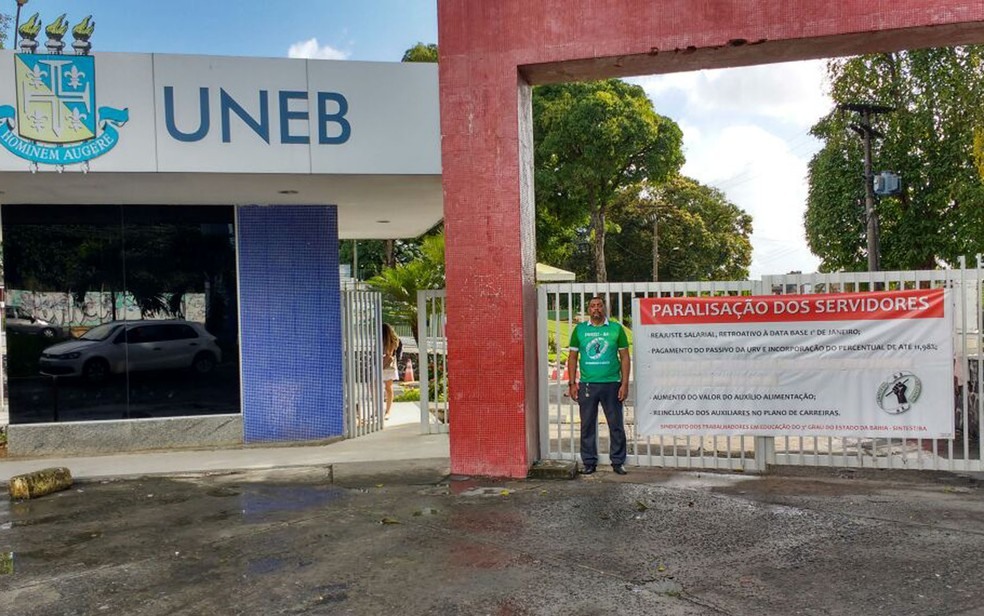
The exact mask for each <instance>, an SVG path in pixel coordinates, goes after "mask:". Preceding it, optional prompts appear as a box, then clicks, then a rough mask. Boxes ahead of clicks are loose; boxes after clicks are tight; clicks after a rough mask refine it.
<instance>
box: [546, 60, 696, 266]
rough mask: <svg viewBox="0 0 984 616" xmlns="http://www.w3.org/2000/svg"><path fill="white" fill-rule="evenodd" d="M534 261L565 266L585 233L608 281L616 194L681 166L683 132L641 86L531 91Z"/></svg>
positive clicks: (569, 86)
mask: <svg viewBox="0 0 984 616" xmlns="http://www.w3.org/2000/svg"><path fill="white" fill-rule="evenodd" d="M533 138H534V144H535V145H534V161H535V163H534V164H535V184H536V203H537V220H536V223H537V225H536V232H537V243H538V247H537V256H538V258H539V259H540V260H545V261H548V262H551V263H554V264H564V265H567V266H569V265H570V259H571V257H573V256H574V254H575V253H576V252H577V245H578V242H577V238H578V236H579V235H580V234H581V233H582V232H583V231H586V232H587V236H588V237H589V238H590V241H591V254H592V259H591V261H592V265H593V274H594V278H595V279H596V280H597V281H599V282H604V281H606V280H608V271H607V267H606V259H605V236H606V232H607V228H608V214H609V210H610V209H611V207H612V204H613V202H614V201H615V199H616V197H617V195H618V194H619V191H620V190H622V189H624V188H625V187H627V186H630V185H632V184H636V183H638V182H641V181H643V180H648V181H649V182H651V183H653V184H658V183H660V182H662V181H663V180H665V179H666V178H667V177H669V176H671V175H673V174H675V173H676V172H677V171H678V170H679V168H680V167H681V166H682V165H683V160H684V159H683V152H682V148H681V143H682V140H683V133H682V132H681V130H680V127H679V126H677V124H676V123H675V122H673V121H672V120H670V119H669V118H665V117H662V116H660V115H658V114H657V113H656V112H655V110H654V109H653V106H652V102H651V101H650V100H649V98H647V97H646V94H645V92H644V91H643V89H642V88H641V87H639V86H635V85H630V84H628V83H626V82H624V81H621V80H618V79H609V80H607V81H598V82H592V83H572V84H562V85H547V86H540V87H537V88H536V89H535V90H534V93H533Z"/></svg>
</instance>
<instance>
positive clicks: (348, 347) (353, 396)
mask: <svg viewBox="0 0 984 616" xmlns="http://www.w3.org/2000/svg"><path fill="white" fill-rule="evenodd" d="M382 327H383V307H382V299H381V296H380V294H379V292H378V291H367V290H362V289H358V288H343V289H342V371H343V379H344V389H345V392H344V396H345V437H346V438H354V437H356V436H363V435H365V434H369V433H372V432H376V431H378V430H382V429H383V357H382V334H381V332H382Z"/></svg>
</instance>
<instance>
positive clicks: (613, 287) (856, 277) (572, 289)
mask: <svg viewBox="0 0 984 616" xmlns="http://www.w3.org/2000/svg"><path fill="white" fill-rule="evenodd" d="M981 271H982V266H981V259H980V257H978V259H977V262H976V265H975V266H974V267H971V268H968V267H966V264H965V262H964V260H961V262H960V267H959V268H957V269H952V270H932V271H904V272H873V273H868V272H864V273H840V274H813V275H798V274H797V275H785V276H765V277H763V279H762V280H761V281H743V282H703V283H701V282H686V283H617V284H590V283H586V284H573V283H564V284H549V285H542V286H540V287H539V306H538V310H539V315H538V324H539V329H538V356H539V358H540V365H539V368H540V383H539V385H540V389H539V394H540V404H539V406H540V448H541V457H542V458H544V459H556V460H575V459H578V450H579V439H580V422H579V418H578V409H577V405H576V404H575V403H574V402H573V401H572V400H571V399H570V398H568V397H567V387H566V383H567V375H566V374H565V364H566V361H565V360H566V349H567V346H568V342H569V337H570V330H571V328H572V327H573V326H574V324H575V323H577V322H578V321H579V320H581V319H583V318H585V315H586V312H587V311H586V307H587V302H588V300H589V299H590V298H591V296H593V295H595V294H597V295H601V296H603V297H606V298H607V300H608V306H609V312H610V314H611V315H612V317H613V318H615V319H617V320H619V321H621V322H623V323H624V324H626V325H628V326H629V329H630V332H631V325H632V323H631V303H632V298H634V297H673V296H722V295H768V294H793V293H826V292H866V291H879V290H900V289H916V288H920V289H928V288H938V287H947V288H951V289H953V296H954V298H955V305H956V312H955V315H954V317H955V318H954V348H955V355H956V357H955V358H954V361H955V383H954V405H953V408H952V409H940V411H939V412H946V413H950V412H952V413H954V414H955V417H954V423H955V426H956V430H957V432H956V434H955V438H952V439H905V438H894V439H893V438H854V437H841V436H837V435H830V436H817V437H787V436H780V437H753V436H697V435H694V436H686V437H679V436H642V435H639V434H637V433H636V422H635V416H634V409H635V404H634V398H633V395H634V392H635V388H634V387H632V388H631V389H630V391H631V392H632V393H630V397H629V399H628V400H627V402H626V405H625V420H626V426H625V428H626V435H627V437H628V452H629V457H628V463H629V464H635V465H639V466H659V467H672V468H698V469H700V468H703V469H722V470H726V469H730V470H747V471H762V470H765V469H766V468H767V466H768V465H770V464H778V465H799V466H833V467H857V468H896V469H921V470H948V471H980V470H984V465H982V463H981V455H980V450H981V439H980V425H981V424H982V423H984V421H982V418H984V404H982V400H981V398H980V396H979V395H978V393H979V392H980V391H981V381H982V376H984V375H982V371H981V369H980V368H981V365H980V363H981V357H980V354H979V349H981V346H982V345H981V336H982V333H981V318H982V316H981V288H980V284H979V281H980V280H981ZM601 424H602V425H601V426H600V427H599V431H598V432H599V453H602V455H600V456H599V458H601V461H602V462H603V463H605V462H608V460H607V456H606V455H604V453H603V452H606V451H607V450H608V433H607V426H605V425H604V418H603V416H602V417H601Z"/></svg>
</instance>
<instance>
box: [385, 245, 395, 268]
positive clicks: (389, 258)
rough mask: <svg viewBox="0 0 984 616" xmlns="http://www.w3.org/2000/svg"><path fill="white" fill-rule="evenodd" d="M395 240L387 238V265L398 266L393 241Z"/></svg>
mask: <svg viewBox="0 0 984 616" xmlns="http://www.w3.org/2000/svg"><path fill="white" fill-rule="evenodd" d="M394 241H395V240H386V249H385V255H386V256H385V257H383V258H384V260H385V261H386V267H396V256H395V255H394V254H393V252H394V251H393V243H394Z"/></svg>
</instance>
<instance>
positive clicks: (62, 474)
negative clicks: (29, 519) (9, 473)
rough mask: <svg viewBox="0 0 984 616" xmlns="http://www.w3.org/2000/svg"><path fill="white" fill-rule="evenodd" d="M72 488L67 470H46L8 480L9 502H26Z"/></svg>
mask: <svg viewBox="0 0 984 616" xmlns="http://www.w3.org/2000/svg"><path fill="white" fill-rule="evenodd" d="M70 487H72V473H71V471H69V470H68V469H67V468H65V467H63V466H61V467H55V468H46V469H43V470H40V471H35V472H33V473H26V474H24V475H15V476H13V477H11V478H10V483H9V485H8V488H9V490H10V500H27V499H29V498H37V497H39V496H44V495H45V494H51V493H52V492H58V491H60V490H67V489H68V488H70Z"/></svg>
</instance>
